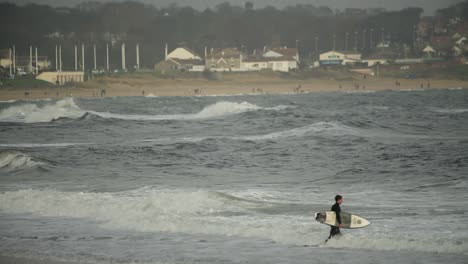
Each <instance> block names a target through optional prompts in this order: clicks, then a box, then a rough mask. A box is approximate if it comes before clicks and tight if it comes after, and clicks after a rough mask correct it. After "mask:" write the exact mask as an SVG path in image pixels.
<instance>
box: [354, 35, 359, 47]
mask: <svg viewBox="0 0 468 264" xmlns="http://www.w3.org/2000/svg"><path fill="white" fill-rule="evenodd" d="M357 39H358V33H357V31H356V32H354V51H357V45H358V40H357Z"/></svg>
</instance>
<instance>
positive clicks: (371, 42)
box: [369, 28, 374, 49]
mask: <svg viewBox="0 0 468 264" xmlns="http://www.w3.org/2000/svg"><path fill="white" fill-rule="evenodd" d="M373 33H374V29H373V28H371V29H370V36H369V40H370V47H369V48H371V49H372V48H373V47H374V38H373V36H372V34H373Z"/></svg>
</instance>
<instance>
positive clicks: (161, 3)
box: [0, 0, 463, 15]
mask: <svg viewBox="0 0 468 264" xmlns="http://www.w3.org/2000/svg"><path fill="white" fill-rule="evenodd" d="M85 1H89V0H0V2H12V3H18V4H24V3H37V4H48V5H53V6H75V5H76V4H78V3H80V2H85ZM94 1H97V2H109V1H111V0H94ZM119 1H121V0H119ZM137 1H140V2H144V3H151V4H154V5H155V6H157V7H165V6H167V5H168V4H170V3H177V4H179V5H181V6H187V5H189V6H192V7H194V8H196V9H200V10H202V9H205V8H207V7H214V6H216V5H217V4H219V3H222V2H230V3H231V4H233V5H243V3H244V2H246V1H248V0H137ZM250 2H252V3H254V7H255V8H262V7H264V6H266V5H272V6H275V7H278V8H283V7H285V6H287V5H294V4H298V3H308V4H314V5H317V6H319V5H326V6H329V7H331V8H332V9H335V8H339V9H344V8H347V7H360V8H367V7H384V8H386V9H389V10H400V9H402V8H405V7H409V6H413V7H422V8H424V10H425V15H432V14H433V13H434V11H435V10H437V9H438V8H442V7H448V6H450V5H451V4H455V3H458V2H463V0H250Z"/></svg>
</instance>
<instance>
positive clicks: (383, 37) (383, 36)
mask: <svg viewBox="0 0 468 264" xmlns="http://www.w3.org/2000/svg"><path fill="white" fill-rule="evenodd" d="M384 41H385V34H384V28H382V45H383V44H384Z"/></svg>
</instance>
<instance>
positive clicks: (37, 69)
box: [36, 47, 39, 75]
mask: <svg viewBox="0 0 468 264" xmlns="http://www.w3.org/2000/svg"><path fill="white" fill-rule="evenodd" d="M38 74H39V65H38V63H37V47H36V75H38Z"/></svg>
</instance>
